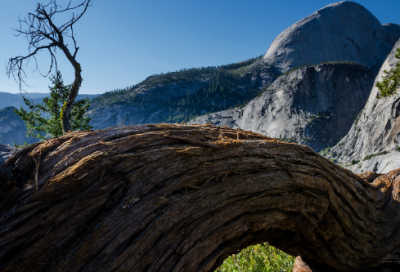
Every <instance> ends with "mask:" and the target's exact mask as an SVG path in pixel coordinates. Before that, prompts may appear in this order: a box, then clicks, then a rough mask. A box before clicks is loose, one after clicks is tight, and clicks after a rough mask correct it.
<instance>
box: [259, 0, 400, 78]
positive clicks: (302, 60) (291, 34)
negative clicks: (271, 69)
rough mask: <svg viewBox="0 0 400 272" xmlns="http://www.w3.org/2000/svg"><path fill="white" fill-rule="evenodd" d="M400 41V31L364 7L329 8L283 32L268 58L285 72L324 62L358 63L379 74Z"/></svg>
mask: <svg viewBox="0 0 400 272" xmlns="http://www.w3.org/2000/svg"><path fill="white" fill-rule="evenodd" d="M399 37H400V27H399V26H398V25H394V24H386V25H384V26H382V24H381V23H380V22H379V21H378V19H377V18H376V17H375V16H374V15H372V14H371V13H370V12H369V11H368V10H367V9H365V8H364V7H363V6H361V5H359V4H357V3H355V2H351V1H342V2H337V3H334V4H331V5H328V6H326V7H324V8H322V9H320V10H318V11H316V12H315V13H313V14H311V15H310V16H308V17H306V18H304V19H302V20H300V21H299V22H297V23H295V24H294V25H292V26H290V27H289V28H288V29H286V30H285V31H283V32H282V33H281V34H280V35H279V36H278V37H277V38H276V39H275V40H274V41H273V43H272V44H271V46H270V47H269V49H268V51H267V53H266V54H265V56H264V61H265V62H266V63H270V64H273V65H274V66H275V67H276V68H277V69H279V70H280V71H281V72H286V71H288V70H290V69H292V68H295V67H298V66H301V65H307V64H310V63H311V64H318V63H321V62H324V61H340V60H348V61H355V62H358V63H361V64H363V65H366V66H368V67H370V68H373V69H375V70H376V71H377V70H379V68H380V66H381V65H382V62H383V61H384V59H385V58H386V56H387V54H388V53H389V52H390V50H391V49H392V47H393V45H394V43H395V42H396V41H397V39H398V38H399Z"/></svg>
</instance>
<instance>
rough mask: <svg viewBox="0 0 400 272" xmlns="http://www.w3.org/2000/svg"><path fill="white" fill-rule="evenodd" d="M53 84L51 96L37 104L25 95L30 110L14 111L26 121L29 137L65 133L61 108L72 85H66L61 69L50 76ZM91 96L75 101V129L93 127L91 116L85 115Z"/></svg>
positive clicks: (73, 118) (73, 109) (72, 122)
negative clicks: (90, 123) (90, 124)
mask: <svg viewBox="0 0 400 272" xmlns="http://www.w3.org/2000/svg"><path fill="white" fill-rule="evenodd" d="M50 81H51V82H52V84H53V86H49V89H50V97H46V98H44V99H43V102H42V103H41V104H35V103H33V101H32V100H30V101H29V100H28V99H27V98H26V97H23V99H24V102H25V104H26V105H27V106H28V108H29V110H30V111H26V110H24V109H23V108H21V109H16V110H14V112H15V113H16V114H18V115H19V117H21V119H22V120H24V121H25V124H26V127H27V129H28V131H27V132H26V134H27V136H28V137H34V138H39V139H41V140H44V139H46V137H45V135H46V134H50V135H51V138H54V137H59V136H61V135H63V129H62V119H61V109H62V106H63V104H64V103H65V101H66V100H67V98H68V94H69V90H70V88H71V85H67V86H64V82H63V80H62V76H61V73H60V71H57V74H56V75H55V76H52V77H51V78H50ZM89 107H90V100H89V98H86V99H81V100H79V101H75V102H74V104H73V107H72V111H71V128H72V129H73V130H86V129H91V128H92V127H91V126H89V122H90V119H91V118H90V117H87V116H84V114H85V113H86V112H87V111H88V110H89Z"/></svg>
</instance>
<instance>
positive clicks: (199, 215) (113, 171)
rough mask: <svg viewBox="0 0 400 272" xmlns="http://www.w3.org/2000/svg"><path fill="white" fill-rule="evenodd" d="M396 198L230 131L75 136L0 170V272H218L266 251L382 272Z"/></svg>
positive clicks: (297, 151)
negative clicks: (238, 256) (236, 258)
mask: <svg viewBox="0 0 400 272" xmlns="http://www.w3.org/2000/svg"><path fill="white" fill-rule="evenodd" d="M35 161H36V162H40V168H39V180H38V185H39V190H38V191H37V192H36V191H35V181H34V177H35V169H36V168H35ZM399 184H400V170H395V171H392V172H390V173H389V174H386V175H380V174H375V173H367V174H364V176H359V175H356V174H353V173H351V172H350V171H348V170H346V169H343V168H341V167H339V166H337V165H335V164H334V163H332V162H330V161H328V160H326V159H324V158H323V157H321V156H320V155H318V154H316V153H315V152H313V151H312V150H311V149H310V148H308V147H306V146H301V145H296V144H288V143H284V142H280V141H278V140H275V139H271V138H267V137H264V136H262V135H259V134H255V133H251V132H245V131H240V130H233V129H228V128H222V129H221V128H217V127H213V126H199V125H192V126H189V125H167V124H159V125H139V126H129V127H125V126H124V127H114V128H110V129H106V130H99V131H83V132H73V133H71V134H67V135H64V136H62V137H59V138H55V139H50V140H47V141H45V142H42V143H37V144H33V145H30V146H28V147H27V148H25V149H23V150H21V151H19V152H18V153H17V154H16V155H14V156H13V157H11V158H10V159H9V160H8V161H7V162H6V164H4V165H3V166H2V170H1V173H0V186H1V187H0V188H1V189H0V193H1V198H0V270H6V271H35V270H36V271H213V270H214V269H216V268H217V267H218V266H219V265H220V264H221V263H222V261H223V260H224V259H225V258H227V257H228V255H230V254H232V253H235V252H237V251H238V250H239V249H242V248H244V247H246V246H248V245H251V244H255V243H260V242H264V241H268V242H269V243H270V244H272V245H274V246H276V247H278V248H280V249H282V250H284V251H285V252H287V253H289V254H291V255H294V256H297V255H300V256H301V257H302V258H303V260H305V261H306V262H307V264H308V265H310V267H311V269H312V270H313V271H314V272H315V271H366V270H367V269H372V271H378V268H377V267H378V266H380V265H381V264H382V261H383V259H382V258H386V257H388V255H389V254H392V255H394V254H398V253H399V249H400V232H399V222H400V221H399V216H400V213H399V211H400V209H399V190H400V186H399ZM392 266H394V264H393V265H392ZM393 269H394V268H393ZM397 269H398V267H397Z"/></svg>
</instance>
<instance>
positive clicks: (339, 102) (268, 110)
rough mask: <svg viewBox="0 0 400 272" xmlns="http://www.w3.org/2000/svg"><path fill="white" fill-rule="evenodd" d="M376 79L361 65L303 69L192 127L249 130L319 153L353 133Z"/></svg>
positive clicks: (207, 116)
mask: <svg viewBox="0 0 400 272" xmlns="http://www.w3.org/2000/svg"><path fill="white" fill-rule="evenodd" d="M373 78H374V76H373V73H372V72H371V71H370V70H369V69H367V68H365V67H364V66H361V65H358V64H345V63H336V64H333V63H332V64H322V65H317V66H310V67H303V68H299V69H297V70H295V71H293V72H291V73H289V74H286V75H283V76H281V77H279V78H278V79H277V80H276V81H275V82H274V83H273V84H272V85H271V86H270V87H268V88H267V90H266V91H265V92H263V93H262V94H261V95H260V96H259V97H257V98H255V99H253V100H252V101H250V103H248V104H247V105H246V106H244V107H239V108H235V109H231V110H227V111H222V112H217V113H213V114H209V115H205V116H200V117H198V118H196V119H195V120H193V121H192V122H191V123H198V124H205V123H211V124H214V125H219V126H225V125H226V126H228V127H233V128H241V129H245V130H251V131H254V132H258V133H261V134H264V135H267V136H270V137H274V138H281V139H284V140H289V141H295V142H298V143H302V144H306V145H308V146H310V147H311V148H313V149H314V150H316V151H319V150H321V149H323V148H325V147H327V146H333V145H334V144H335V143H337V142H338V141H339V140H340V138H341V137H343V136H344V135H346V133H347V132H348V131H349V129H350V127H351V125H352V123H353V121H354V119H355V118H356V116H357V114H358V112H359V111H360V110H361V109H362V108H363V107H364V105H365V102H366V100H367V97H368V94H369V90H370V89H371V87H372V83H373Z"/></svg>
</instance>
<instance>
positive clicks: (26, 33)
mask: <svg viewBox="0 0 400 272" xmlns="http://www.w3.org/2000/svg"><path fill="white" fill-rule="evenodd" d="M91 2H92V0H84V1H83V2H82V3H81V4H79V5H76V6H71V2H69V4H68V6H67V7H66V8H62V7H60V6H59V5H58V4H57V0H51V1H50V3H48V4H47V5H43V4H41V3H38V4H37V8H36V13H28V17H27V18H25V19H20V20H19V22H20V28H19V29H16V30H15V31H16V32H17V36H20V35H22V36H23V37H25V38H26V39H27V40H28V43H29V46H28V49H29V54H28V55H25V56H17V57H14V58H10V60H9V61H8V65H7V71H6V73H7V75H8V76H9V77H10V76H11V75H12V76H13V77H14V79H15V80H16V81H17V82H18V83H19V85H20V89H21V86H22V85H26V83H25V78H26V73H25V71H24V68H23V67H24V64H25V63H27V62H29V61H30V60H31V59H33V60H34V61H35V64H36V70H37V69H38V63H37V59H36V55H37V54H38V53H39V52H41V51H43V50H45V51H48V53H49V54H50V59H51V61H50V69H49V71H48V73H47V74H46V75H43V76H48V75H49V74H50V73H51V71H53V70H55V71H56V72H57V71H58V68H57V59H56V56H55V53H56V52H57V49H58V50H61V51H62V52H63V53H64V55H65V56H66V57H67V59H68V61H69V62H70V63H71V64H72V66H73V68H74V72H75V80H74V82H73V84H72V87H71V90H70V92H69V96H68V99H67V101H65V103H64V105H63V108H62V111H61V113H60V114H61V120H62V126H63V131H64V134H65V133H66V132H68V131H70V130H71V124H70V120H71V109H72V106H73V104H74V100H75V98H76V96H77V95H78V92H79V88H80V86H81V84H82V75H81V72H82V69H81V65H80V63H79V62H77V61H76V54H77V53H78V50H79V47H77V45H76V40H75V34H74V24H75V23H76V22H77V21H78V20H79V19H80V18H82V16H83V14H85V12H86V10H87V8H88V7H89V5H90V4H91ZM78 9H83V11H81V12H80V13H79V14H78V15H75V13H74V11H75V10H78ZM65 12H72V18H71V19H70V20H69V21H68V22H66V23H64V24H62V25H60V26H56V25H55V23H54V19H55V17H56V15H58V14H59V13H65ZM24 27H26V28H24ZM66 38H69V39H71V42H73V50H72V51H70V49H69V48H68V44H67V43H66V42H67V41H66ZM53 68H55V69H53Z"/></svg>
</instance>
